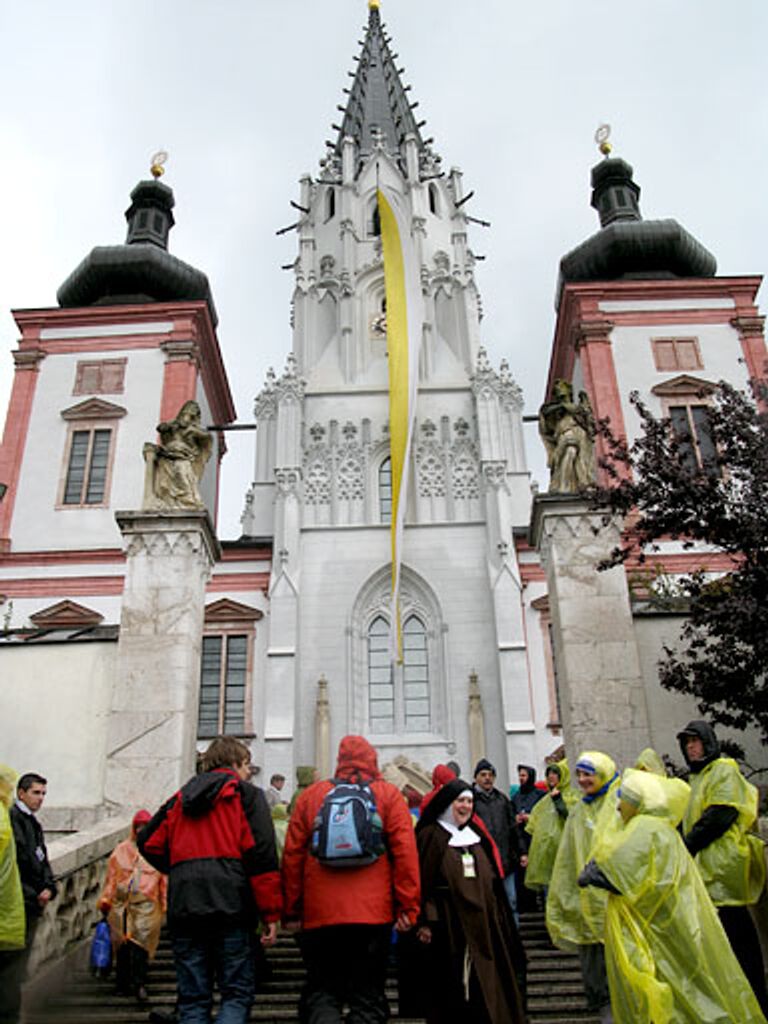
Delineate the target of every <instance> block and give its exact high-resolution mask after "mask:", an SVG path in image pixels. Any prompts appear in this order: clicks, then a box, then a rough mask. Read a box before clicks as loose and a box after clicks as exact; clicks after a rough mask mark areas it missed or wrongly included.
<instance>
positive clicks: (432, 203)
mask: <svg viewBox="0 0 768 1024" xmlns="http://www.w3.org/2000/svg"><path fill="white" fill-rule="evenodd" d="M429 212H430V213H434V215H435V216H436V217H439V215H440V197H439V196H438V194H437V186H436V185H435V184H434V183H433V184H431V185H430V186H429Z"/></svg>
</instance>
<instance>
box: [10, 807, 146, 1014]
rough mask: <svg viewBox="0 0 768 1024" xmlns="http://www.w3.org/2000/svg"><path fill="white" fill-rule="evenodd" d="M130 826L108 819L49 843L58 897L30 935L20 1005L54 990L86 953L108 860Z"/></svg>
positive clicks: (127, 823)
mask: <svg viewBox="0 0 768 1024" xmlns="http://www.w3.org/2000/svg"><path fill="white" fill-rule="evenodd" d="M130 825H131V822H130V818H127V817H126V818H112V819H110V820H108V821H103V822H101V823H100V824H98V825H95V826H94V827H93V828H92V829H89V830H87V831H85V832H77V833H75V834H73V835H70V836H66V837H64V838H62V839H55V840H54V841H53V842H52V843H50V844H49V846H48V856H49V859H50V862H51V867H52V869H53V874H54V877H55V878H56V880H57V884H58V889H59V892H58V896H57V897H56V899H55V900H53V901H52V902H51V903H49V904H48V906H47V908H46V910H45V913H44V914H43V918H42V920H41V922H40V925H39V927H38V929H37V933H36V935H35V944H34V948H33V949H32V953H31V955H30V959H29V972H28V976H29V978H30V979H31V980H30V982H29V983H28V985H27V987H26V989H25V993H24V1002H25V1005H30V1004H34V1003H37V1002H39V1001H40V1000H42V999H44V998H45V997H46V996H47V995H48V994H49V993H51V992H52V991H55V990H56V989H57V988H59V987H60V986H61V984H62V981H63V980H64V979H65V978H66V976H67V973H68V972H69V970H70V967H71V964H72V959H73V958H75V959H76V958H77V957H78V956H79V955H83V956H84V955H86V954H87V950H88V943H89V941H90V939H91V936H92V935H93V928H94V925H95V924H96V922H97V921H98V919H99V913H98V911H97V909H96V900H97V898H98V895H99V892H100V891H101V887H102V885H103V882H104V877H105V875H106V870H107V861H108V860H109V855H110V853H111V852H112V850H114V848H115V847H116V846H117V844H118V843H119V842H121V840H123V839H125V838H126V836H127V835H128V833H129V830H130Z"/></svg>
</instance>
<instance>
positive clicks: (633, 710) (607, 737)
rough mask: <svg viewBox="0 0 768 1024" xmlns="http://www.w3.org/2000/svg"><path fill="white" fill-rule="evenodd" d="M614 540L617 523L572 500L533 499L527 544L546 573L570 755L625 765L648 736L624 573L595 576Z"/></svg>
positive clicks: (566, 497) (554, 497)
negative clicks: (606, 757)
mask: <svg viewBox="0 0 768 1024" xmlns="http://www.w3.org/2000/svg"><path fill="white" fill-rule="evenodd" d="M619 539H620V527H619V523H618V521H616V520H614V521H612V522H611V523H609V524H608V525H607V526H604V525H603V522H602V516H601V515H600V513H598V512H594V511H590V509H589V506H588V504H587V502H586V501H584V500H582V499H580V498H579V497H578V496H575V495H562V496H561V495H539V496H538V497H537V498H536V499H535V501H534V506H533V513H532V517H531V542H532V544H533V545H534V546H535V547H536V548H537V549H538V551H539V553H540V555H541V560H542V563H543V565H544V569H545V571H546V574H547V585H548V588H549V604H550V609H551V614H552V640H553V647H554V656H555V667H556V676H557V689H558V697H559V703H560V714H561V718H562V723H563V730H564V733H565V744H566V750H567V753H568V757H569V758H575V757H577V756H578V754H579V753H580V752H581V751H582V750H602V751H604V752H605V753H607V754H610V755H611V757H613V758H614V759H615V760H616V763H617V765H619V766H621V767H626V766H627V765H631V764H632V763H633V762H634V760H635V758H636V756H637V755H638V754H639V753H640V751H641V750H642V749H643V747H646V746H648V744H649V743H650V735H649V725H648V711H647V707H646V702H645V693H644V689H643V682H642V678H641V674H640V662H639V658H638V653H637V643H636V640H635V634H634V628H633V624H632V614H631V609H630V603H629V592H628V589H627V580H626V575H625V572H624V569H623V567H622V566H617V567H616V568H613V569H609V570H608V571H607V572H598V570H597V565H598V563H599V562H600V561H601V560H602V559H604V558H606V557H607V556H608V554H609V553H610V552H611V551H612V550H613V548H614V547H616V545H617V544H618V543H619ZM571 763H573V761H572V762H571Z"/></svg>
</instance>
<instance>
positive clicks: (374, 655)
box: [368, 615, 395, 733]
mask: <svg viewBox="0 0 768 1024" xmlns="http://www.w3.org/2000/svg"><path fill="white" fill-rule="evenodd" d="M368 719H369V722H370V726H371V732H377V733H382V732H385V733H390V732H394V731H395V685H394V679H393V678H392V664H391V661H390V657H389V623H388V622H387V620H386V619H385V618H384V617H383V616H382V615H378V616H377V617H376V618H375V619H374V620H373V622H372V623H371V625H370V627H369V629H368Z"/></svg>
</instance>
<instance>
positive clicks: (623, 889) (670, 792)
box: [596, 768, 765, 1024]
mask: <svg viewBox="0 0 768 1024" xmlns="http://www.w3.org/2000/svg"><path fill="white" fill-rule="evenodd" d="M621 794H622V799H625V800H627V801H628V802H629V803H631V804H633V805H634V806H635V807H637V814H636V815H635V817H633V818H631V819H630V820H629V821H628V822H627V824H626V825H623V826H620V827H619V829H618V830H617V831H616V832H615V833H614V834H613V835H612V837H611V838H610V839H609V840H607V841H605V842H603V843H601V844H600V848H599V850H598V855H597V858H596V860H597V866H598V867H599V868H600V870H601V871H602V872H603V874H604V875H605V876H606V878H607V879H608V881H609V882H610V883H611V884H612V885H613V886H614V888H616V889H618V890H619V893H620V895H614V894H611V895H610V897H609V899H608V910H607V915H606V931H605V959H606V967H607V970H608V981H609V985H610V989H611V1008H612V1010H613V1018H614V1021H615V1024H736V1022H738V1024H764V1021H765V1018H764V1017H763V1014H762V1013H761V1011H760V1008H759V1006H758V1004H757V1000H756V999H755V997H754V994H753V992H752V989H751V988H750V986H749V984H748V982H747V979H746V978H745V977H744V974H743V973H742V970H741V968H740V966H739V964H738V961H737V960H736V957H735V956H734V954H733V952H732V950H731V947H730V944H729V942H728V939H727V937H726V935H725V932H724V931H723V928H722V925H721V924H720V920H719V918H718V916H717V911H716V910H715V908H714V906H713V904H712V901H711V900H710V899H709V896H708V895H707V891H706V889H705V888H704V884H703V882H702V880H701V877H700V875H699V873H698V871H697V870H696V867H695V865H694V863H693V860H692V858H691V856H690V854H689V853H688V851H687V850H686V848H685V844H684V843H683V841H682V839H681V838H680V835H679V834H678V832H677V831H676V830H675V826H676V825H677V824H678V822H679V821H680V819H681V817H682V815H683V813H684V810H685V806H686V804H687V802H688V797H689V789H688V786H687V785H686V784H685V783H684V782H682V781H681V780H680V779H667V778H660V777H659V776H657V775H653V774H650V773H648V772H644V771H636V770H634V769H631V768H630V769H628V770H627V771H626V772H625V773H624V777H623V779H622V782H621Z"/></svg>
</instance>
